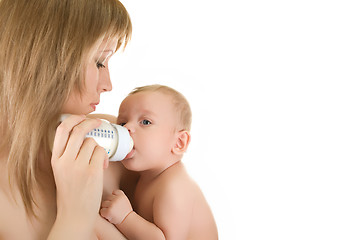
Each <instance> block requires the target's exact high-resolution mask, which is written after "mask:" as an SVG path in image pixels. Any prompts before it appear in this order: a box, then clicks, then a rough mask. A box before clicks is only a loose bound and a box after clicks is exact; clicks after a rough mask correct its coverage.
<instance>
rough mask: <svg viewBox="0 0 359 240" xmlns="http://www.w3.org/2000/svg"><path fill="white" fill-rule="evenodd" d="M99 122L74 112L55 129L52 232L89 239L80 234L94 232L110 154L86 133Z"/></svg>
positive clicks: (52, 159) (52, 162)
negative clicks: (54, 185)
mask: <svg viewBox="0 0 359 240" xmlns="http://www.w3.org/2000/svg"><path fill="white" fill-rule="evenodd" d="M100 124H101V121H100V120H98V119H86V118H85V116H76V115H72V116H70V117H68V118H66V119H65V120H64V121H63V122H62V123H61V124H60V125H59V126H58V128H57V130H56V135H55V140H54V146H53V153H52V158H51V165H52V169H53V172H54V178H55V182H56V189H57V209H58V211H57V218H56V222H55V224H54V227H53V229H52V233H53V232H54V231H57V230H56V229H58V228H59V231H60V229H61V231H65V232H64V233H67V232H66V231H68V233H69V235H67V234H66V235H62V237H63V239H65V238H64V237H65V236H68V237H69V238H66V239H75V238H76V237H79V239H81V238H82V239H86V237H85V238H83V237H82V236H84V235H81V233H88V234H90V233H92V230H93V227H94V224H95V220H96V217H97V216H98V211H99V208H100V203H101V196H102V188H103V169H104V167H107V166H108V155H107V153H106V151H105V150H104V148H102V147H100V146H99V145H98V144H97V143H96V142H95V140H93V139H92V138H86V139H85V136H86V134H87V133H88V132H90V131H91V130H93V129H94V128H96V127H98V126H100ZM72 224H74V225H73V226H72ZM54 229H55V230H54ZM72 233H73V234H72ZM76 234H77V235H76ZM55 235H56V234H55ZM50 236H51V234H50ZM56 236H58V235H56ZM87 239H88V238H87Z"/></svg>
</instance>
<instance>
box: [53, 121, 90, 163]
mask: <svg viewBox="0 0 359 240" xmlns="http://www.w3.org/2000/svg"><path fill="white" fill-rule="evenodd" d="M85 119H86V117H85V116H84V115H81V116H79V115H72V116H70V117H68V118H67V119H65V120H64V121H63V122H62V123H61V124H60V125H59V126H58V127H57V129H56V135H55V140H54V145H53V151H52V157H53V159H59V158H60V157H61V156H62V155H63V154H64V151H65V148H66V145H67V142H68V139H69V136H70V133H71V131H72V129H73V127H74V126H76V125H78V124H80V123H81V122H82V121H84V120H85Z"/></svg>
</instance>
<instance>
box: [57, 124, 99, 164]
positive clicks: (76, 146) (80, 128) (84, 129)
mask: <svg viewBox="0 0 359 240" xmlns="http://www.w3.org/2000/svg"><path fill="white" fill-rule="evenodd" d="M100 125H101V121H100V120H98V119H86V120H84V121H82V122H80V123H79V124H77V125H75V126H74V127H73V128H72V131H71V133H70V136H69V138H68V142H67V146H66V149H65V151H64V153H63V157H64V158H65V159H73V160H75V159H77V156H78V154H79V152H80V149H81V147H82V144H83V142H84V139H85V136H86V134H87V133H88V132H90V131H91V130H93V129H94V128H96V127H98V126H100ZM89 159H90V158H88V159H87V163H88V162H89Z"/></svg>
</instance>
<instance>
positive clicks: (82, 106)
mask: <svg viewBox="0 0 359 240" xmlns="http://www.w3.org/2000/svg"><path fill="white" fill-rule="evenodd" d="M116 46H117V39H111V40H106V41H103V42H102V43H101V45H100V47H99V48H98V50H97V51H96V53H95V54H93V55H92V57H91V58H92V59H90V61H89V62H88V64H87V66H86V72H85V81H84V83H85V84H84V86H85V87H84V90H83V93H82V94H81V95H80V93H79V91H78V90H75V89H73V90H72V91H71V93H70V96H69V98H68V99H67V100H66V102H65V104H64V106H63V108H62V113H70V114H85V115H86V114H89V113H91V112H93V111H95V110H96V105H97V104H99V103H100V95H101V93H103V92H107V91H111V90H112V84H111V79H110V73H109V68H108V61H109V59H110V57H111V56H112V55H113V53H114V52H115V50H116Z"/></svg>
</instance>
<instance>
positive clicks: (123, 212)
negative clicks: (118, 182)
mask: <svg viewBox="0 0 359 240" xmlns="http://www.w3.org/2000/svg"><path fill="white" fill-rule="evenodd" d="M100 213H101V215H102V216H103V217H104V218H106V219H107V220H108V221H110V222H111V223H113V224H115V226H116V227H117V228H118V229H119V230H120V231H121V232H122V233H123V234H124V235H125V236H126V237H127V238H128V239H146V240H151V239H155V240H160V239H166V238H165V236H164V234H163V232H162V231H161V229H160V228H158V227H157V226H156V225H155V224H153V223H151V222H149V221H147V220H146V219H144V218H142V217H141V216H140V215H138V214H137V213H135V212H134V211H133V210H132V206H131V203H130V201H129V200H128V198H127V197H126V195H125V194H124V193H123V191H121V190H116V191H114V192H113V195H112V197H111V198H110V199H109V200H106V201H104V202H103V203H102V208H101V211H100Z"/></svg>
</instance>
